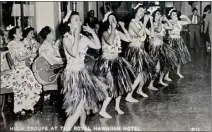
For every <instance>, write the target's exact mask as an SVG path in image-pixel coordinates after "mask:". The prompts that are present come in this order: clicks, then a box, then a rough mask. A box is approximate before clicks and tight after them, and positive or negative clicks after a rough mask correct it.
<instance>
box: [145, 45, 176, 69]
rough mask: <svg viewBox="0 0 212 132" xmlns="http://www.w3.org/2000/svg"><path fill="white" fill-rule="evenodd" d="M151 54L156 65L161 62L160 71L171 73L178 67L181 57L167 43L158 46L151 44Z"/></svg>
mask: <svg viewBox="0 0 212 132" xmlns="http://www.w3.org/2000/svg"><path fill="white" fill-rule="evenodd" d="M162 43H163V42H162ZM149 54H150V56H151V58H152V59H153V60H154V62H155V64H157V62H158V61H159V62H160V71H164V72H165V71H170V70H173V69H175V68H176V67H177V64H178V58H179V56H178V55H177V52H176V51H175V50H174V49H173V48H171V46H170V45H167V44H165V43H163V44H158V45H155V44H150V46H149Z"/></svg>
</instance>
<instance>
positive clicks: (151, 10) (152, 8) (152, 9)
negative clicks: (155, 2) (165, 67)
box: [147, 6, 160, 15]
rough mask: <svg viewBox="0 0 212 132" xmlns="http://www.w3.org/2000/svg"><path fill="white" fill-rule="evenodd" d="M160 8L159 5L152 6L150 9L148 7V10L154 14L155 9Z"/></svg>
mask: <svg viewBox="0 0 212 132" xmlns="http://www.w3.org/2000/svg"><path fill="white" fill-rule="evenodd" d="M158 9H160V7H159V6H157V7H150V8H149V9H147V11H148V12H150V15H152V14H153V12H155V11H156V10H158Z"/></svg>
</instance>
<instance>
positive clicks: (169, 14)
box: [168, 8, 176, 16]
mask: <svg viewBox="0 0 212 132" xmlns="http://www.w3.org/2000/svg"><path fill="white" fill-rule="evenodd" d="M174 10H176V9H175V8H172V9H171V10H170V11H169V13H168V16H171V13H172V12H173V11H174Z"/></svg>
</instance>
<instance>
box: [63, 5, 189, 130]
mask: <svg viewBox="0 0 212 132" xmlns="http://www.w3.org/2000/svg"><path fill="white" fill-rule="evenodd" d="M145 12H146V9H145V7H144V6H143V5H141V4H138V5H136V6H135V7H134V8H133V12H132V19H131V21H130V23H129V26H128V30H127V29H126V28H125V23H123V22H117V20H116V17H115V15H114V13H113V12H108V13H106V14H105V16H104V19H103V20H102V22H103V27H104V28H103V33H102V35H101V43H100V39H99V38H98V36H97V34H96V33H95V32H94V30H92V29H91V28H90V27H89V26H83V25H82V22H81V20H80V16H79V14H78V13H77V12H69V13H68V14H67V15H66V18H65V19H64V20H65V22H64V23H63V24H62V25H61V26H60V30H61V33H62V34H63V40H62V42H63V48H64V52H65V55H66V60H67V65H66V68H65V70H64V72H63V73H62V77H61V78H62V82H63V89H62V93H63V94H64V104H63V108H64V109H65V111H66V114H67V116H68V118H67V120H66V122H65V125H64V130H63V131H70V130H71V129H72V127H73V126H74V124H75V123H76V122H77V120H78V119H80V126H81V127H83V128H85V129H84V130H90V129H89V128H88V127H86V124H85V121H86V115H88V114H89V113H90V112H91V111H92V112H93V113H96V112H99V114H100V115H101V116H102V117H104V118H112V117H111V116H110V115H109V114H108V113H107V111H106V109H107V106H108V105H109V103H110V101H111V99H112V98H115V110H116V111H117V113H118V114H124V112H123V111H122V110H121V109H120V100H121V97H122V96H123V95H124V94H127V96H126V98H125V100H126V101H128V102H138V100H136V99H135V98H133V97H132V93H133V92H134V91H135V89H136V87H138V89H137V94H139V95H141V96H143V97H148V95H147V94H145V93H144V92H143V86H144V84H145V83H146V82H147V80H151V81H150V84H149V86H148V88H149V89H150V90H154V91H157V90H158V89H157V88H156V87H154V86H153V83H154V81H155V78H156V77H157V76H158V75H159V76H160V79H159V84H161V85H163V86H168V84H167V83H165V82H164V81H163V80H166V81H172V80H171V79H170V78H169V72H170V71H173V70H175V69H176V71H177V72H176V73H177V75H179V77H180V78H183V75H181V73H180V67H181V65H182V64H185V63H187V62H188V61H190V60H191V59H190V54H189V51H188V49H187V47H186V45H185V43H184V41H183V39H182V38H181V36H180V32H181V30H182V26H183V25H186V24H189V23H190V20H189V19H188V18H187V17H186V16H185V15H179V12H178V11H177V10H175V9H172V10H170V11H169V13H168V17H170V19H167V17H166V16H165V15H162V13H161V11H160V9H159V8H158V9H155V10H153V11H150V14H146V13H145ZM141 19H142V21H141ZM148 22H150V25H149V26H148ZM117 25H119V27H121V29H122V31H119V30H117ZM81 28H82V29H83V30H84V31H86V32H89V33H90V34H91V36H92V37H89V38H88V37H86V36H85V35H82V34H81V33H80V32H81ZM167 30H168V31H169V43H165V42H164V40H163V38H164V36H165V33H166V31H167ZM90 38H92V39H90ZM147 39H148V40H149V41H148V43H149V52H148V53H147V52H146V50H145V48H144V43H145V42H146V40H147ZM121 40H122V41H126V42H129V46H128V49H127V50H126V52H125V53H124V56H123V57H121V56H120V55H119V54H120V53H121V52H122V47H121ZM101 45H102V55H101V56H100V57H99V58H98V59H97V60H96V62H95V65H94V67H93V71H90V70H89V69H87V67H86V66H85V62H84V58H85V53H86V51H87V49H88V48H93V49H100V48H101ZM101 101H103V104H102V103H100V102H101Z"/></svg>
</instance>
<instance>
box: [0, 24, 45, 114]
mask: <svg viewBox="0 0 212 132" xmlns="http://www.w3.org/2000/svg"><path fill="white" fill-rule="evenodd" d="M9 39H10V40H11V41H10V42H9V44H8V48H9V52H10V54H11V58H12V60H13V62H14V68H13V69H12V70H11V72H8V73H6V74H5V75H4V76H1V87H6V88H11V89H13V92H14V110H13V111H14V113H15V114H18V115H19V114H21V115H24V114H25V112H26V111H32V112H33V111H34V105H35V104H36V103H37V102H38V100H39V98H40V93H41V92H42V86H41V85H40V84H39V83H38V82H37V81H36V79H35V77H34V75H33V73H32V71H31V70H30V69H29V68H28V67H27V66H26V64H25V60H26V59H29V58H30V57H35V56H36V54H28V53H27V51H26V49H25V48H24V44H23V43H22V42H21V41H20V40H21V39H22V31H21V29H20V28H19V27H13V28H12V29H11V30H10V31H9Z"/></svg>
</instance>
